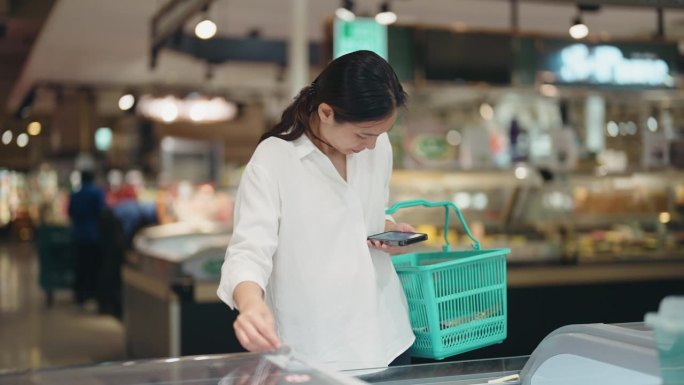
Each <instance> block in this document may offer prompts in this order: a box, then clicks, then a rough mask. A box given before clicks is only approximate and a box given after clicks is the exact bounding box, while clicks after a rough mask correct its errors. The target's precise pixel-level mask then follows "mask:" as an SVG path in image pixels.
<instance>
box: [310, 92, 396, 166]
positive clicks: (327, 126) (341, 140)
mask: <svg viewBox="0 0 684 385" xmlns="http://www.w3.org/2000/svg"><path fill="white" fill-rule="evenodd" d="M318 114H319V118H320V122H321V125H320V134H321V136H322V139H323V140H325V141H326V142H328V143H329V144H330V145H332V146H333V147H334V148H335V150H337V151H338V152H340V153H342V154H344V155H350V154H354V153H359V152H361V151H363V150H366V149H368V150H372V149H373V148H375V143H376V141H377V140H378V136H380V135H381V134H383V133H385V132H387V131H389V130H390V129H391V128H392V126H393V125H394V122H395V121H396V120H397V111H396V109H395V110H394V111H392V113H391V114H390V116H389V117H387V118H385V119H383V120H378V121H370V122H353V123H350V122H348V123H338V122H336V121H335V116H334V112H333V110H332V108H331V107H330V106H329V105H327V104H325V103H321V105H320V106H319V108H318Z"/></svg>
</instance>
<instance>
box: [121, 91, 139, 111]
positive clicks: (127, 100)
mask: <svg viewBox="0 0 684 385" xmlns="http://www.w3.org/2000/svg"><path fill="white" fill-rule="evenodd" d="M134 105H135V96H133V94H125V95H121V97H120V98H119V109H121V111H128V110H130V109H131V108H133V106H134Z"/></svg>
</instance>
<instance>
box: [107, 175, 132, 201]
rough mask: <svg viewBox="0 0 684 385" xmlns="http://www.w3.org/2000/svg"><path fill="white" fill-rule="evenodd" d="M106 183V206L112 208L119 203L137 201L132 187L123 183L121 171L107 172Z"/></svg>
mask: <svg viewBox="0 0 684 385" xmlns="http://www.w3.org/2000/svg"><path fill="white" fill-rule="evenodd" d="M107 183H108V186H107V206H109V207H114V206H116V205H117V204H119V203H121V202H125V201H129V200H133V201H137V200H138V194H137V192H136V191H135V188H134V187H133V185H131V184H130V183H124V175H123V172H121V170H117V169H113V170H111V171H109V173H108V174H107Z"/></svg>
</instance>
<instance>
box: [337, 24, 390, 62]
mask: <svg viewBox="0 0 684 385" xmlns="http://www.w3.org/2000/svg"><path fill="white" fill-rule="evenodd" d="M333 29H334V30H333V58H338V57H340V56H342V55H344V54H348V53H350V52H354V51H359V50H368V51H373V52H375V53H377V54H378V55H380V56H382V57H383V58H384V59H385V60H387V26H384V25H381V24H378V23H377V22H376V21H375V19H370V18H356V19H354V20H352V21H344V20H340V19H335V26H334V27H333Z"/></svg>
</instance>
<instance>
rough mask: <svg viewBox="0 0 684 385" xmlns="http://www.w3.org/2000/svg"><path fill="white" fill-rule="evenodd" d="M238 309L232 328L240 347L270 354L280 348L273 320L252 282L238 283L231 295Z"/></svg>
mask: <svg viewBox="0 0 684 385" xmlns="http://www.w3.org/2000/svg"><path fill="white" fill-rule="evenodd" d="M233 296H234V297H235V302H236V303H237V305H238V308H239V309H240V314H239V315H238V317H237V319H236V320H235V323H233V328H234V329H235V336H236V337H237V339H238V341H240V345H242V347H243V348H245V349H247V350H248V351H250V352H257V353H262V352H272V351H275V350H276V349H278V348H279V347H280V339H279V338H278V336H277V335H276V331H275V320H274V319H273V314H272V313H271V310H270V309H269V308H268V306H266V302H264V300H263V293H262V291H261V288H260V287H259V286H258V285H257V284H256V283H254V282H242V283H240V284H239V285H238V286H237V287H236V288H235V291H234V293H233Z"/></svg>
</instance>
